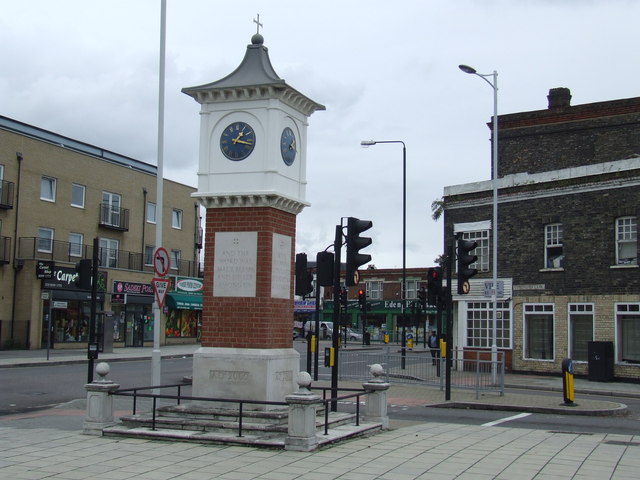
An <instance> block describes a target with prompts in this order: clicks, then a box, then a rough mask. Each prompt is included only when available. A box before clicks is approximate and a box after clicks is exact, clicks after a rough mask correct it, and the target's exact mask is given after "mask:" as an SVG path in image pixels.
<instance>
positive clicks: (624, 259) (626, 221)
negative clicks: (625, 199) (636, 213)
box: [616, 217, 638, 265]
mask: <svg viewBox="0 0 640 480" xmlns="http://www.w3.org/2000/svg"><path fill="white" fill-rule="evenodd" d="M637 222H638V219H637V218H636V217H622V218H618V219H617V220H616V264H617V265H637V264H638V227H637Z"/></svg>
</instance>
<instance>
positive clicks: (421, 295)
mask: <svg viewBox="0 0 640 480" xmlns="http://www.w3.org/2000/svg"><path fill="white" fill-rule="evenodd" d="M418 300H419V301H420V307H422V309H423V310H425V309H426V308H427V290H426V289H425V288H424V287H420V290H418ZM432 305H433V304H432Z"/></svg>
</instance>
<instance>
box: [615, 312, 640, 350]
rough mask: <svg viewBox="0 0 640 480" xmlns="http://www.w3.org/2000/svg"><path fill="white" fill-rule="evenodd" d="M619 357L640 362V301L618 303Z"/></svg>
mask: <svg viewBox="0 0 640 480" xmlns="http://www.w3.org/2000/svg"><path fill="white" fill-rule="evenodd" d="M616 325H617V330H618V348H619V349H620V353H619V358H620V359H621V360H622V361H623V362H632V363H640V303H622V304H618V305H616Z"/></svg>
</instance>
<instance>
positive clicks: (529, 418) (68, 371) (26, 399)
mask: <svg viewBox="0 0 640 480" xmlns="http://www.w3.org/2000/svg"><path fill="white" fill-rule="evenodd" d="M301 364H303V365H302V366H304V364H306V359H305V358H304V356H303V357H302V358H301ZM110 366H111V373H110V374H109V378H111V379H112V380H114V381H116V382H117V383H119V384H120V385H121V387H122V388H129V387H134V386H144V385H149V382H150V379H151V373H150V371H151V362H150V360H139V361H121V362H112V363H111V364H110ZM191 367H192V359H191V358H175V359H166V358H165V359H163V360H162V366H161V372H162V383H163V384H174V383H180V382H182V380H183V378H184V377H185V376H187V375H190V374H191ZM321 372H322V370H321ZM86 376H87V366H86V364H68V365H57V366H40V367H21V368H4V369H0V385H2V389H1V390H0V416H4V415H10V414H15V413H22V412H29V411H32V410H36V409H42V408H46V407H51V406H55V405H59V404H61V403H64V402H67V401H70V400H75V399H78V398H84V397H85V396H86V391H85V389H84V384H85V382H86ZM323 376H324V375H321V378H322V377H323ZM185 394H188V393H187V392H185ZM506 394H507V395H508V394H509V391H507V392H506ZM528 394H531V395H554V396H557V395H558V394H557V393H548V392H539V391H528ZM559 400H560V399H559ZM607 400H610V401H617V402H621V403H625V404H626V405H627V406H628V407H629V413H628V414H627V415H625V416H622V417H611V416H604V417H594V416H582V415H549V414H539V413H536V414H525V415H520V416H518V415H517V413H518V412H504V411H492V410H469V409H449V408H434V407H425V406H415V405H390V407H389V417H390V419H391V422H392V425H396V426H400V425H402V424H407V423H415V422H427V421H429V422H442V423H458V424H459V423H463V424H472V425H485V424H489V423H491V424H493V425H498V426H502V427H525V428H535V429H541V430H551V431H562V432H565V431H566V432H584V433H596V432H615V433H620V434H629V435H638V434H640V399H635V398H615V397H607ZM505 419H506V420H505Z"/></svg>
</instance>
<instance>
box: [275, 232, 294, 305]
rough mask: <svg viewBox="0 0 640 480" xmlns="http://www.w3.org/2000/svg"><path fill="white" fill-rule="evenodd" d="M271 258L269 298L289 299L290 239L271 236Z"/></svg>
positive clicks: (277, 235)
mask: <svg viewBox="0 0 640 480" xmlns="http://www.w3.org/2000/svg"><path fill="white" fill-rule="evenodd" d="M272 245H273V246H272V249H271V252H272V256H271V259H272V260H271V261H272V264H271V296H272V297H273V298H290V297H291V237H289V236H287V235H281V234H279V233H274V234H273V244H272Z"/></svg>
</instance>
